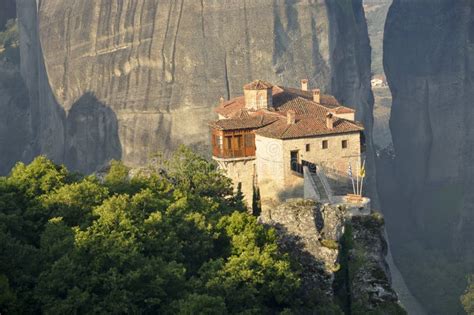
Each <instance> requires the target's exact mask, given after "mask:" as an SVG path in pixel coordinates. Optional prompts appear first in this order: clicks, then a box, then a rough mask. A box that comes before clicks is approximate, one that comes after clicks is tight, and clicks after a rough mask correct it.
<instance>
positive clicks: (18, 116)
mask: <svg viewBox="0 0 474 315" xmlns="http://www.w3.org/2000/svg"><path fill="white" fill-rule="evenodd" d="M28 104H29V102H28V90H27V89H26V86H25V84H24V82H23V80H22V78H21V75H20V71H19V69H18V67H17V66H16V65H14V64H12V63H10V62H7V61H5V60H4V59H3V60H2V59H1V57H0V113H1V114H0V148H1V150H0V152H1V153H0V174H6V173H8V172H9V171H10V168H11V167H12V166H13V165H14V164H15V163H16V162H17V161H19V160H23V161H28V160H29V159H31V147H30V143H29V141H30V138H31V134H30V130H31V125H30V121H31V119H30V118H31V117H30V109H29V105H28Z"/></svg>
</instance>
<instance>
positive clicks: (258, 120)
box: [209, 115, 278, 130]
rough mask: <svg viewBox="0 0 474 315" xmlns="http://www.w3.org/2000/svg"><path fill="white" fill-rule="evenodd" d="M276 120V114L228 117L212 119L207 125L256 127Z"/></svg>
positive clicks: (241, 127)
mask: <svg viewBox="0 0 474 315" xmlns="http://www.w3.org/2000/svg"><path fill="white" fill-rule="evenodd" d="M277 120H278V117H276V116H273V117H272V116H270V115H257V116H253V117H250V116H249V117H245V118H229V119H220V120H216V121H212V122H210V123H209V126H211V127H212V128H216V129H219V130H237V129H257V128H261V127H264V126H267V125H269V124H271V123H273V122H275V121H277Z"/></svg>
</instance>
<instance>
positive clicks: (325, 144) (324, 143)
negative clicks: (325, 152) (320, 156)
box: [322, 140, 328, 149]
mask: <svg viewBox="0 0 474 315" xmlns="http://www.w3.org/2000/svg"><path fill="white" fill-rule="evenodd" d="M322 148H323V149H327V148H328V141H327V140H323V144H322Z"/></svg>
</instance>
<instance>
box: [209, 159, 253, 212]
mask: <svg viewBox="0 0 474 315" xmlns="http://www.w3.org/2000/svg"><path fill="white" fill-rule="evenodd" d="M215 161H216V162H217V163H218V165H219V167H220V168H221V169H222V170H224V171H225V173H226V175H227V176H228V177H229V178H231V179H232V182H233V184H234V189H235V190H237V187H238V185H239V183H240V184H241V191H242V193H243V195H244V200H245V202H246V204H247V206H248V207H249V209H252V200H253V193H254V180H255V170H256V165H255V159H234V160H232V161H231V160H222V159H216V158H215Z"/></svg>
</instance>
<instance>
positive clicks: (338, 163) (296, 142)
mask: <svg viewBox="0 0 474 315" xmlns="http://www.w3.org/2000/svg"><path fill="white" fill-rule="evenodd" d="M343 140H347V148H346V149H343V148H342V141H343ZM323 141H328V148H327V149H322V142H323ZM360 141H361V140H360V133H348V134H340V135H332V136H322V137H314V138H306V139H292V140H285V141H283V161H288V164H289V161H290V152H291V151H296V150H297V151H298V153H299V159H300V161H301V160H305V161H309V162H312V163H315V164H317V165H320V166H321V167H323V168H324V171H325V173H326V175H327V177H328V178H330V179H331V178H332V179H335V180H337V181H339V180H343V179H347V170H348V168H349V163H351V165H352V168H353V170H354V174H355V170H356V169H357V165H359V163H360V159H361V151H360ZM307 144H309V145H310V151H309V152H306V145H307ZM284 171H285V174H284V177H285V186H286V187H291V186H292V185H293V184H294V183H293V180H292V178H291V177H292V171H291V169H290V168H289V167H286V168H284ZM342 184H345V183H342Z"/></svg>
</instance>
